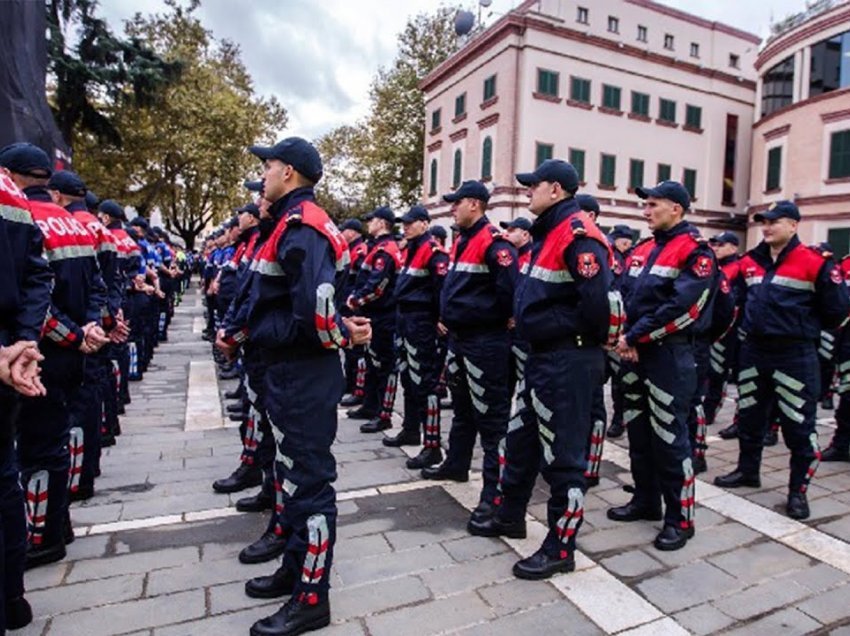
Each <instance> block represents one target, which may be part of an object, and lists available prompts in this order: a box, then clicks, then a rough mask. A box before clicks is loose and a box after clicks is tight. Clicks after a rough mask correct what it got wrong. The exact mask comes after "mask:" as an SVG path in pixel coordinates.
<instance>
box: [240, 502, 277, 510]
mask: <svg viewBox="0 0 850 636" xmlns="http://www.w3.org/2000/svg"><path fill="white" fill-rule="evenodd" d="M273 507H274V506H262V507H258V508H253V507H252V508H248V507H245V506H240V505H239V504H236V510H237V512H265V511H266V510H271V509H272V508H273Z"/></svg>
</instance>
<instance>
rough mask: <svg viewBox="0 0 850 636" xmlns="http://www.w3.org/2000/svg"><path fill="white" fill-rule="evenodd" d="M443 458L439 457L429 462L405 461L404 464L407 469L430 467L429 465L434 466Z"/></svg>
mask: <svg viewBox="0 0 850 636" xmlns="http://www.w3.org/2000/svg"><path fill="white" fill-rule="evenodd" d="M442 461H443V460H442V459H440V460H438V461H435V462H433V463H430V464H411V463H410V462H405V463H404V465H405V466H406V467H407V468H408V470H422V469H423V468H430V467H431V466H436V465H437V464H439V463H440V462H442Z"/></svg>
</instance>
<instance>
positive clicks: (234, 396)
mask: <svg viewBox="0 0 850 636" xmlns="http://www.w3.org/2000/svg"><path fill="white" fill-rule="evenodd" d="M224 397H225V399H227V400H238V399H239V398H241V397H242V385H241V384H240V385H239V386H238V387H236V388H235V389H234V390H233V391H228V392H227V393H225V394H224Z"/></svg>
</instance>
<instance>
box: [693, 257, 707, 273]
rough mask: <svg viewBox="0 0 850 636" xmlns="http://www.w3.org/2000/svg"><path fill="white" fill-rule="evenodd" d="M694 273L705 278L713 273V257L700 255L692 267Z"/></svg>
mask: <svg viewBox="0 0 850 636" xmlns="http://www.w3.org/2000/svg"><path fill="white" fill-rule="evenodd" d="M692 269H693V272H694V274H696V275H697V276H699V277H700V278H705V277H707V276H710V275H711V269H712V268H711V257H710V256H698V257H697V260H696V262H695V263H694V266H693V267H692Z"/></svg>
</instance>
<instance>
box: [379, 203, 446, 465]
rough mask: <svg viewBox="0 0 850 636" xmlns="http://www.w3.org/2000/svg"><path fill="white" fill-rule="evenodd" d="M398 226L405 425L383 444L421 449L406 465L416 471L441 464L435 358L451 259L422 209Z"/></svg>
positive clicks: (411, 211) (398, 324) (411, 212)
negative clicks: (400, 233) (402, 247)
mask: <svg viewBox="0 0 850 636" xmlns="http://www.w3.org/2000/svg"><path fill="white" fill-rule="evenodd" d="M398 221H399V222H400V223H401V224H402V225H403V227H404V238H405V240H406V241H407V247H406V250H405V253H404V262H403V264H402V266H401V270H399V274H398V278H397V280H396V300H397V303H398V318H397V321H396V334H397V336H398V338H399V340H400V341H401V343H400V346H399V357H400V359H401V361H402V364H400V365H399V367H400V368H401V369H402V373H401V380H402V386H403V387H404V421H403V422H402V430H401V432H400V433H399V434H398V435H396V436H395V437H388V438H385V439H384V440H383V443H384V445H385V446H390V447H396V446H404V445H409V446H418V445H419V444H420V441H421V440H422V439H423V438H422V437H420V431H421V432H422V434H423V435H424V445H423V448H422V450H421V452H420V453H419V454H418V455H417V456H416V457H414V458H411V459H409V460H408V461H407V467H408V468H412V469H418V468H425V467H426V466H433V465H434V464H439V463H440V462H441V461H442V460H443V452H442V450H441V448H440V403H439V398H438V397H437V383H438V382H439V376H440V360H439V358H438V355H437V320H438V317H439V313H440V291H441V290H442V287H443V280H444V279H445V276H446V272H447V271H448V262H449V256H448V253H446V251H445V250H444V249H443V248H442V247H440V245H439V244H438V243H437V241H435V240H434V239H433V238H432V236H431V232H429V231H428V227H429V223H430V217H429V216H428V211H427V210H426V209H425V208H424V207H422V206H421V205H415V206H413V207H412V208H410V209H409V210H408V211H407V212H406V213H405V214H404V216H402V217H400V218H399V219H398Z"/></svg>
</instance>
